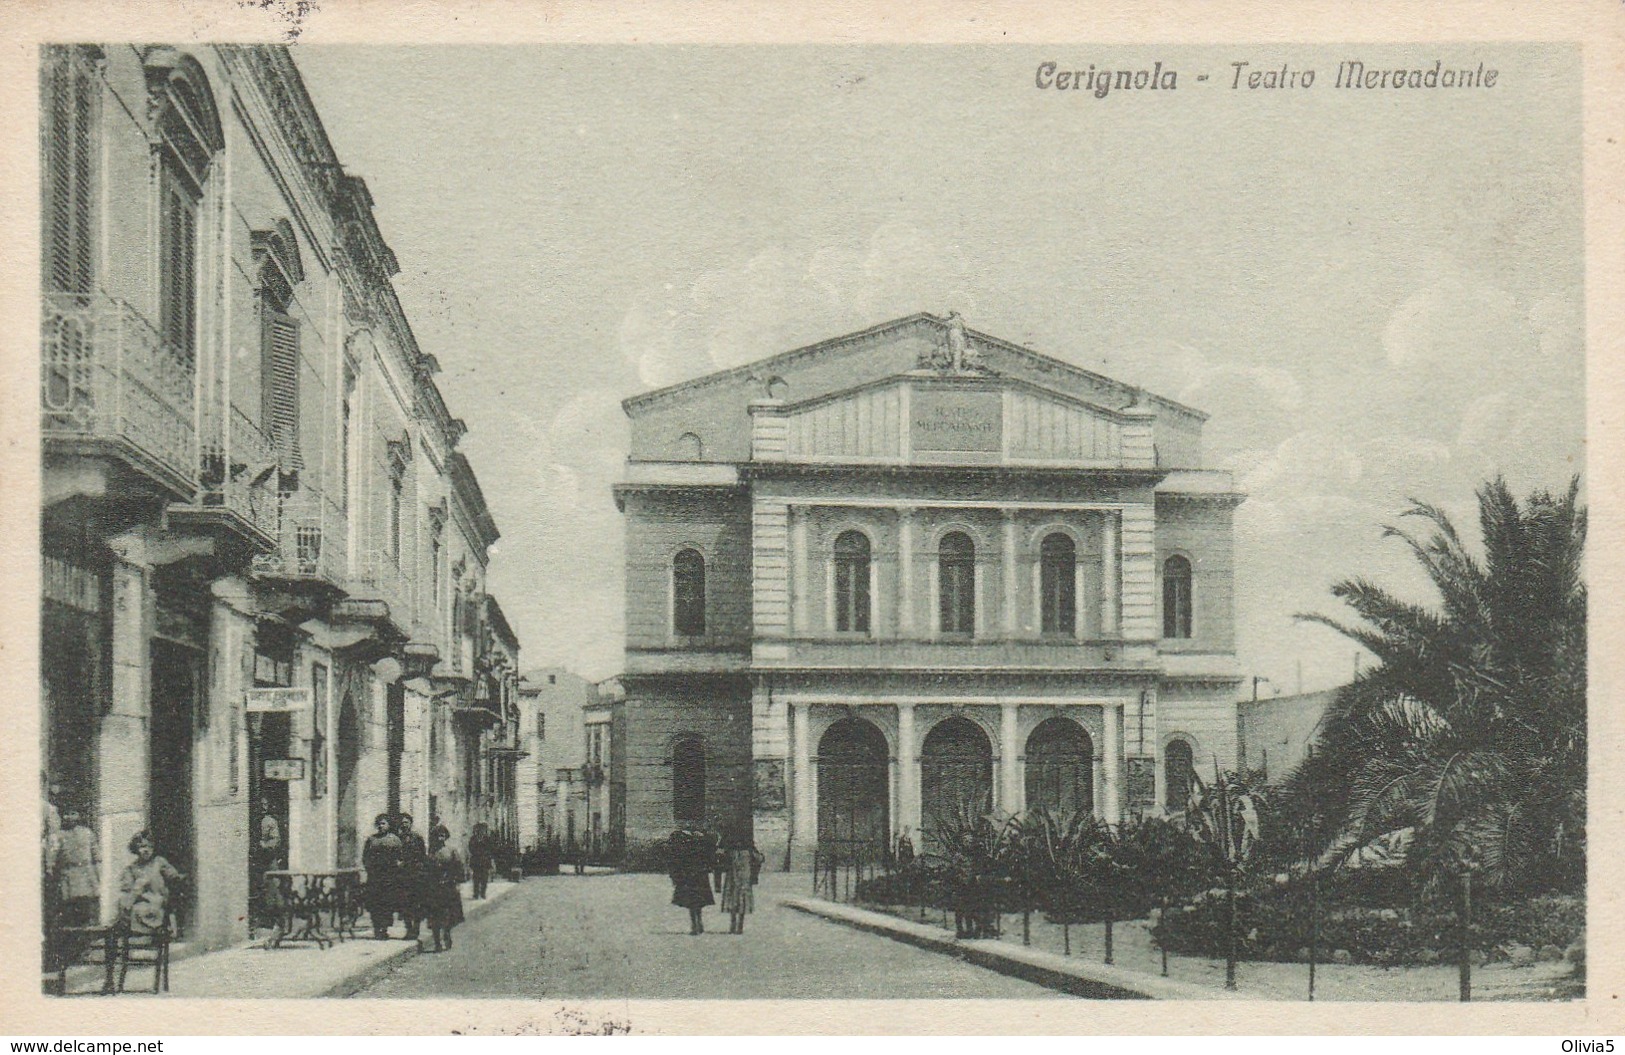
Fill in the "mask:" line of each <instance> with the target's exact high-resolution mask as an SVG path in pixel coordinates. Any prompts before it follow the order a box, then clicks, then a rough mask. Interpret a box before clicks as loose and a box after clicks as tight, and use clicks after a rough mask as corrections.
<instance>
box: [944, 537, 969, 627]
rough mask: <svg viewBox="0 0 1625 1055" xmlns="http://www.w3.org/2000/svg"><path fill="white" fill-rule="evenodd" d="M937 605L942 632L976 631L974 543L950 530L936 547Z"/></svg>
mask: <svg viewBox="0 0 1625 1055" xmlns="http://www.w3.org/2000/svg"><path fill="white" fill-rule="evenodd" d="M937 591H938V605H939V611H940V617H941V622H942V632H943V633H944V634H973V633H975V632H976V546H975V545H974V544H973V543H972V542H971V540H970V536H969V535H967V534H965V533H964V532H963V531H950V532H948V534H946V535H944V536H942V541H941V542H940V543H939V544H938V546H937Z"/></svg>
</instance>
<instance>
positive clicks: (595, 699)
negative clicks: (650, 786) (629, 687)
mask: <svg viewBox="0 0 1625 1055" xmlns="http://www.w3.org/2000/svg"><path fill="white" fill-rule="evenodd" d="M519 694H520V699H521V710H522V714H523V717H522V718H521V720H520V727H521V729H522V730H523V731H524V737H523V739H524V743H525V748H526V751H527V752H528V758H527V761H526V763H525V768H524V769H523V771H522V772H521V774H520V778H519V786H520V788H522V789H526V790H523V791H522V792H521V795H522V796H523V797H524V798H525V799H527V800H528V801H530V802H531V803H534V809H535V815H534V816H535V820H534V824H535V828H534V838H533V840H532V842H529V843H526V845H527V846H528V845H533V844H534V842H535V841H541V840H549V839H557V840H558V841H559V843H560V844H561V845H562V844H565V843H568V842H570V841H571V840H580V839H589V840H591V839H594V838H596V841H597V843H598V845H599V846H600V847H601V848H602V847H605V846H607V845H610V844H611V843H612V842H613V840H612V839H611V833H613V832H617V831H618V830H619V829H618V827H617V824H616V822H617V819H618V816H619V815H618V812H617V810H618V807H617V806H616V804H615V802H616V800H615V797H614V794H613V792H614V785H613V782H612V780H611V775H612V774H611V763H612V759H613V757H614V756H613V746H614V745H613V739H612V732H611V726H610V723H611V720H612V718H613V716H614V713H615V710H614V708H615V706H616V703H617V701H616V699H615V698H614V696H613V695H611V694H607V693H605V692H603V691H601V687H600V686H598V685H594V684H593V683H592V682H590V681H588V680H587V679H586V678H583V677H581V676H580V675H578V674H572V673H571V672H570V671H568V670H566V669H564V668H563V667H543V668H540V669H537V670H532V671H528V672H527V673H526V674H525V676H524V677H523V678H522V679H521V680H520V683H519Z"/></svg>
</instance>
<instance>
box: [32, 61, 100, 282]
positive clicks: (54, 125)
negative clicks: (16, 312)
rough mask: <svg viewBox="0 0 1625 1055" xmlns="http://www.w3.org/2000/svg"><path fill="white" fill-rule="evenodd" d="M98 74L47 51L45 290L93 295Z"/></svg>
mask: <svg viewBox="0 0 1625 1055" xmlns="http://www.w3.org/2000/svg"><path fill="white" fill-rule="evenodd" d="M95 85H96V82H95V76H94V71H93V69H92V68H91V67H90V65H89V62H88V60H87V59H86V58H85V57H84V56H83V55H82V54H80V53H79V52H78V51H77V50H76V49H74V48H52V49H49V51H48V58H47V70H46V84H45V90H46V93H47V97H46V104H45V115H46V123H45V128H44V133H45V135H44V139H45V142H44V143H43V144H42V145H43V152H42V153H43V160H44V166H45V190H46V193H47V194H48V195H49V196H50V197H49V201H48V202H47V203H46V206H45V209H44V214H45V224H46V230H45V246H44V249H45V264H46V276H45V281H46V284H47V288H49V289H52V290H59V291H62V292H67V293H89V292H90V285H91V225H90V219H91V217H90V214H91V186H90V181H91V162H92V157H91V141H92V127H93V125H94V120H95V113H96V92H95Z"/></svg>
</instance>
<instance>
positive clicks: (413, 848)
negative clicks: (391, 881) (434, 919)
mask: <svg viewBox="0 0 1625 1055" xmlns="http://www.w3.org/2000/svg"><path fill="white" fill-rule="evenodd" d="M395 837H396V838H398V839H399V840H400V841H401V870H400V909H401V917H402V918H403V919H404V920H405V921H406V936H407V938H408V939H410V940H412V941H416V940H417V937H418V932H419V931H420V930H421V929H422V926H423V917H424V916H425V915H426V913H425V912H424V903H425V900H426V899H425V896H424V895H425V893H426V891H425V890H424V886H425V883H426V882H427V870H428V862H429V848H428V846H426V845H425V844H424V842H423V836H421V835H419V834H418V833H417V832H415V831H413V830H412V815H411V814H410V813H403V814H401V815H400V816H399V817H398V818H397V819H396V822H395Z"/></svg>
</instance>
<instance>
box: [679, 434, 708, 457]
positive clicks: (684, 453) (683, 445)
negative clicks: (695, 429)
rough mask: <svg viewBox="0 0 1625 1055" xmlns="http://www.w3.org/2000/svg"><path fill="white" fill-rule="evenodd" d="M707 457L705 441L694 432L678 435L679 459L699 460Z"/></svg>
mask: <svg viewBox="0 0 1625 1055" xmlns="http://www.w3.org/2000/svg"><path fill="white" fill-rule="evenodd" d="M703 457H705V443H704V442H703V441H702V440H701V439H700V438H699V437H698V436H696V435H695V434H694V433H692V432H685V433H683V434H682V435H681V436H679V437H677V458H678V460H679V461H685V462H697V461H699V460H700V459H701V458H703Z"/></svg>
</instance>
